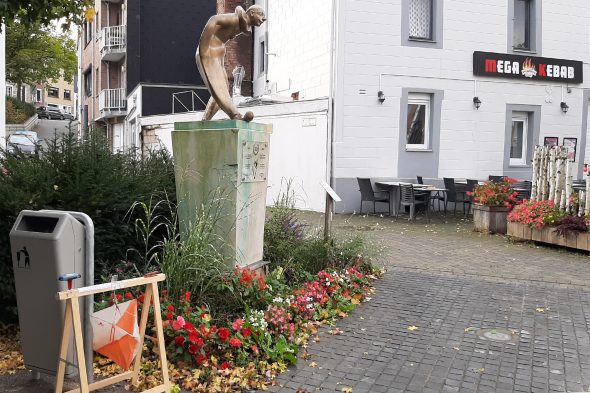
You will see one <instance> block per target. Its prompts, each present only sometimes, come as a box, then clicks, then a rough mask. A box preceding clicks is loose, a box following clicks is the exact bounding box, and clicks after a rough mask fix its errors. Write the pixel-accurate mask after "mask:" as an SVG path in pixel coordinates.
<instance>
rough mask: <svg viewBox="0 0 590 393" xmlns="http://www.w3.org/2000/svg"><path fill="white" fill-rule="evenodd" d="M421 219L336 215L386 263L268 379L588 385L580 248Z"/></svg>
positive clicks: (589, 273) (534, 387)
mask: <svg viewBox="0 0 590 393" xmlns="http://www.w3.org/2000/svg"><path fill="white" fill-rule="evenodd" d="M425 224H426V223H425V222H423V221H422V222H420V221H418V222H416V223H407V222H406V221H404V220H401V219H400V221H398V222H395V221H392V220H390V219H388V218H379V217H358V216H357V217H338V218H337V219H336V227H337V228H340V230H346V231H350V230H355V229H356V230H360V231H364V232H365V233H366V234H367V235H368V237H369V238H370V239H372V240H375V241H377V242H379V243H381V244H382V246H383V249H384V258H383V259H384V263H385V265H386V266H387V267H388V269H389V271H388V273H387V274H386V275H385V276H384V277H383V279H381V280H379V281H378V282H377V285H376V288H377V291H376V293H375V296H374V297H373V299H371V300H370V301H369V302H366V303H363V304H362V305H361V306H360V307H359V308H358V309H357V310H356V311H355V312H353V313H352V314H351V315H350V316H349V318H346V319H343V320H342V321H339V322H338V324H337V325H338V327H339V328H340V329H341V330H342V331H344V333H343V334H342V335H336V336H333V335H330V334H328V333H327V329H324V330H323V332H322V334H321V335H320V337H321V341H320V342H319V343H313V342H311V343H310V345H309V348H308V351H309V353H310V354H311V357H310V358H309V359H307V360H300V361H299V363H298V364H297V365H296V366H294V367H292V368H290V369H289V371H288V372H287V373H285V374H283V375H282V376H280V378H279V380H278V382H279V385H278V386H277V387H275V388H274V389H273V391H274V392H281V393H282V392H294V391H297V389H301V390H300V391H308V392H313V391H347V389H346V388H352V391H353V392H424V393H426V392H523V393H524V392H566V391H567V392H581V391H590V334H589V331H588V323H589V318H590V285H589V284H588V283H590V281H589V280H588V278H590V265H589V264H588V262H589V258H588V256H587V255H586V254H580V253H574V252H570V251H563V250H557V249H551V248H547V247H538V246H535V245H531V244H519V243H512V242H509V241H508V240H506V239H505V238H504V237H502V236H490V235H480V234H476V233H473V232H472V231H471V225H472V224H471V223H470V222H469V221H462V220H456V221H451V222H447V223H442V222H441V221H440V220H439V221H437V220H436V219H435V220H433V221H432V224H430V225H425ZM409 326H416V327H418V329H417V330H415V331H409V330H408V327H409ZM481 328H491V329H494V330H492V332H494V333H496V331H498V332H501V331H502V329H506V330H507V331H508V333H509V334H510V335H511V336H510V337H511V338H512V339H511V341H510V342H497V341H491V340H486V339H482V338H480V337H479V336H478V335H477V332H478V329H481ZM311 362H315V363H316V364H317V366H316V367H310V364H312V363H311Z"/></svg>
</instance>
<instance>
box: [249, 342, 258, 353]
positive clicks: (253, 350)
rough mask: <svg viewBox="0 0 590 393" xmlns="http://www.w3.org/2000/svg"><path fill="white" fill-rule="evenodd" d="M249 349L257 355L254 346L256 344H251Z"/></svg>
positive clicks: (256, 348) (256, 349)
mask: <svg viewBox="0 0 590 393" xmlns="http://www.w3.org/2000/svg"><path fill="white" fill-rule="evenodd" d="M250 350H251V351H252V353H254V354H255V355H258V347H257V346H256V344H252V346H250Z"/></svg>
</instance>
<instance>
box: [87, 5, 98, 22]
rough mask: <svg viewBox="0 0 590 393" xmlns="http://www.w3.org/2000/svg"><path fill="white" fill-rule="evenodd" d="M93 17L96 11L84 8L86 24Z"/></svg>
mask: <svg viewBox="0 0 590 393" xmlns="http://www.w3.org/2000/svg"><path fill="white" fill-rule="evenodd" d="M95 15H96V10H95V9H94V8H92V7H89V8H86V10H84V19H86V20H87V21H88V22H91V21H92V20H93V19H94V16H95Z"/></svg>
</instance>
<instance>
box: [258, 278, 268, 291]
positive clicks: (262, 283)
mask: <svg viewBox="0 0 590 393" xmlns="http://www.w3.org/2000/svg"><path fill="white" fill-rule="evenodd" d="M258 288H260V290H261V291H264V290H265V289H266V288H267V286H266V280H265V279H264V277H262V276H260V277H258Z"/></svg>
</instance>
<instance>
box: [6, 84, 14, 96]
mask: <svg viewBox="0 0 590 393" xmlns="http://www.w3.org/2000/svg"><path fill="white" fill-rule="evenodd" d="M12 94H13V93H12V86H6V95H7V96H8V97H12Z"/></svg>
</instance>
